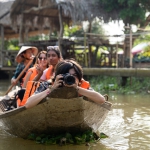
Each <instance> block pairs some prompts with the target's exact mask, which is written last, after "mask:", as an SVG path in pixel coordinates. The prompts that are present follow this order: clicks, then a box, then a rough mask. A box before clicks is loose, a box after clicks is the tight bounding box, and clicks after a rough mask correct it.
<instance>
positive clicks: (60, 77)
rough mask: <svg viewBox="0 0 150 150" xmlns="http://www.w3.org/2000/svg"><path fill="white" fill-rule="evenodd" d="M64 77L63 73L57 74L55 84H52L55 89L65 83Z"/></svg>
mask: <svg viewBox="0 0 150 150" xmlns="http://www.w3.org/2000/svg"><path fill="white" fill-rule="evenodd" d="M62 78H63V76H62V75H61V74H60V75H57V76H56V78H55V81H54V84H53V86H52V88H53V89H56V88H58V87H60V86H62V85H63V79H62Z"/></svg>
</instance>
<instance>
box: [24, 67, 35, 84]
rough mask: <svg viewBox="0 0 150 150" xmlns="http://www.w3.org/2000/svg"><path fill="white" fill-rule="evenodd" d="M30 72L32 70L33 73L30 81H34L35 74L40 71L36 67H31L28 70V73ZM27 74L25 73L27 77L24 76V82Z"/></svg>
mask: <svg viewBox="0 0 150 150" xmlns="http://www.w3.org/2000/svg"><path fill="white" fill-rule="evenodd" d="M28 72H32V74H31V76H30V78H29V81H32V80H33V79H34V78H35V76H36V75H37V74H38V72H37V70H36V68H35V67H32V68H30V69H29V70H28V71H27V73H28ZM27 73H26V75H27ZM26 75H25V77H24V78H23V82H24V80H25V78H26ZM22 85H23V84H22Z"/></svg>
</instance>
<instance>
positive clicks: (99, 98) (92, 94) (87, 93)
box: [76, 86, 105, 104]
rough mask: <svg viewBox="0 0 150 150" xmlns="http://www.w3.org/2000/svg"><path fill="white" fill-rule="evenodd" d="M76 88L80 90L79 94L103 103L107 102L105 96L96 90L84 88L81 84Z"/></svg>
mask: <svg viewBox="0 0 150 150" xmlns="http://www.w3.org/2000/svg"><path fill="white" fill-rule="evenodd" d="M76 90H77V91H78V93H79V94H81V95H83V96H86V97H87V98H89V99H90V100H92V101H94V102H95V103H98V104H103V103H104V102H105V97H104V96H103V95H101V94H100V93H98V92H96V91H94V90H88V89H84V88H82V87H79V86H77V87H76Z"/></svg>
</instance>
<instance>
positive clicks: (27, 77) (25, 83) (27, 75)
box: [22, 71, 32, 88]
mask: <svg viewBox="0 0 150 150" xmlns="http://www.w3.org/2000/svg"><path fill="white" fill-rule="evenodd" d="M31 74H32V71H29V72H27V74H26V76H25V79H24V82H23V85H22V88H26V86H27V83H28V81H29V79H30V76H31Z"/></svg>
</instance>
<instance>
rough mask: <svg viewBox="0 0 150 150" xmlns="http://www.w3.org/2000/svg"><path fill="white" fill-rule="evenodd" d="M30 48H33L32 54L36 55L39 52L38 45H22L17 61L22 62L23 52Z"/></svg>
mask: <svg viewBox="0 0 150 150" xmlns="http://www.w3.org/2000/svg"><path fill="white" fill-rule="evenodd" d="M28 49H31V50H32V54H33V55H34V56H36V55H37V53H38V49H37V48H36V47H31V46H22V47H21V49H20V50H19V52H18V54H17V56H16V61H17V62H18V63H20V62H22V61H23V58H22V57H21V56H20V54H21V53H23V52H24V51H26V50H28Z"/></svg>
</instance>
